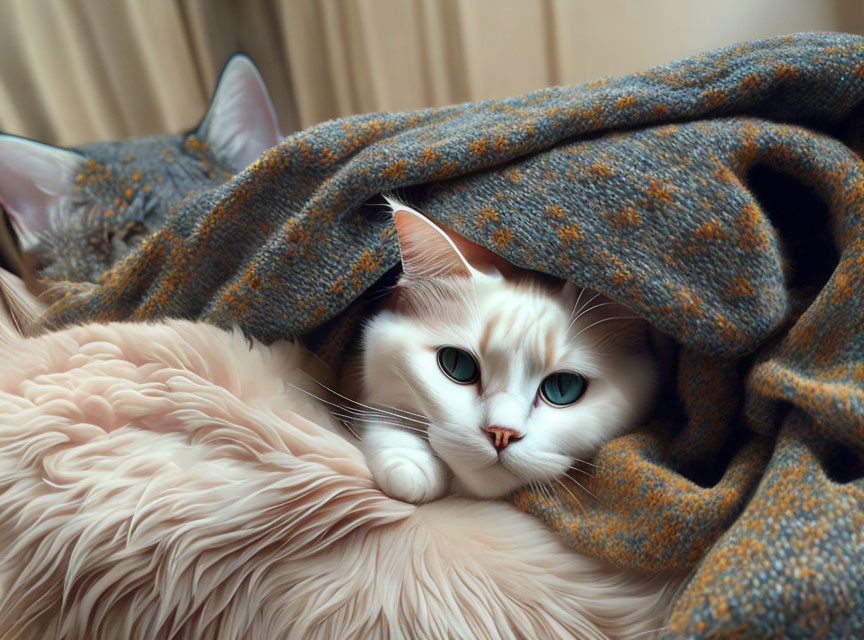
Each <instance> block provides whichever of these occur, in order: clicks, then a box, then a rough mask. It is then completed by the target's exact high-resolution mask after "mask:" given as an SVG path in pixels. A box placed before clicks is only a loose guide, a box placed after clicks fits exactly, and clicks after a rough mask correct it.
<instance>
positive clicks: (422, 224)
mask: <svg viewBox="0 0 864 640" xmlns="http://www.w3.org/2000/svg"><path fill="white" fill-rule="evenodd" d="M385 200H387V203H388V204H389V205H390V207H391V208H392V209H393V222H394V223H395V224H396V234H397V236H398V237H399V250H400V252H401V253H402V269H403V271H404V272H405V273H406V274H408V275H409V276H433V277H434V276H445V275H447V276H449V275H460V276H472V275H474V274H475V273H476V270H475V269H474V268H473V267H471V265H469V264H468V261H467V260H465V257H464V256H463V255H462V253H461V252H460V251H459V249H457V248H456V245H455V244H454V243H453V241H452V240H451V239H450V238H448V237H447V234H446V233H444V231H442V230H441V228H440V227H438V225H436V224H435V223H434V222H432V221H431V220H430V219H429V218H427V217H426V216H424V215H423V214H422V213H419V212H417V211H415V210H414V209H412V208H411V207H408V206H405V205H404V204H402V203H401V202H398V201H396V200H393V199H392V198H388V197H386V196H385Z"/></svg>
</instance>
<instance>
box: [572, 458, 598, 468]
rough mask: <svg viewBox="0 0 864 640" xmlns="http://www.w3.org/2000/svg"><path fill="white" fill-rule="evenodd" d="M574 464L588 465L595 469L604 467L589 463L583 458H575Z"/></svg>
mask: <svg viewBox="0 0 864 640" xmlns="http://www.w3.org/2000/svg"><path fill="white" fill-rule="evenodd" d="M573 461H574V462H578V463H579V464H587V465H588V466H589V467H594V468H595V469H602V468H603V467H601V466H599V465H596V464H594V463H593V462H588V461H587V460H582V459H581V458H573Z"/></svg>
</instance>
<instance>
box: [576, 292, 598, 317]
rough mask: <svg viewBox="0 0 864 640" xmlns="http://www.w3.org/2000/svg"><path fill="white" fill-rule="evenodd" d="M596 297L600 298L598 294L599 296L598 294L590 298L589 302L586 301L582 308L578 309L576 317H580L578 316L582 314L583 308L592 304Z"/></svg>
mask: <svg viewBox="0 0 864 640" xmlns="http://www.w3.org/2000/svg"><path fill="white" fill-rule="evenodd" d="M598 297H600V294H599V293H595V294H594V295H593V296H591V298H590V299H589V300H586V301H585V302H584V303H583V304H582V306H581V307H579V310H578V311H577V312H576V315H580V314H581V313H582V310H583V309H585V307H587V306H588V305H589V304H591V303H592V302H594V300H596V299H597V298H598Z"/></svg>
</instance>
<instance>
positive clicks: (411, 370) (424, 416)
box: [357, 200, 657, 503]
mask: <svg viewBox="0 0 864 640" xmlns="http://www.w3.org/2000/svg"><path fill="white" fill-rule="evenodd" d="M388 201H389V203H390V205H391V207H392V208H393V215H394V220H395V223H396V229H397V233H398V237H399V244H400V249H401V252H402V263H403V269H404V274H403V275H402V276H401V277H400V279H399V281H398V285H397V288H396V291H395V292H394V295H393V298H392V300H391V305H390V308H389V309H387V310H385V311H382V312H381V313H379V314H377V315H376V316H374V317H373V318H372V319H371V321H370V322H369V323H368V325H367V326H366V327H365V332H364V337H363V362H362V393H361V397H360V400H361V401H362V403H363V404H364V405H366V406H367V407H368V409H364V410H363V411H362V413H357V415H358V416H359V417H360V418H361V420H360V422H361V427H362V447H363V450H364V453H365V455H366V457H367V461H368V464H369V466H370V468H371V470H372V473H373V475H374V477H375V479H376V481H377V482H378V483H379V485H380V486H381V488H382V489H383V490H384V491H385V492H386V493H388V494H389V495H391V496H393V497H395V498H399V499H401V500H405V501H407V502H414V503H420V502H427V501H430V500H434V499H436V498H439V497H441V496H443V495H444V494H446V493H448V491H452V492H454V493H462V494H467V495H471V496H476V497H483V498H497V497H503V496H505V495H507V494H509V493H511V492H512V491H514V490H515V489H518V488H520V487H523V486H526V485H530V484H535V485H536V484H537V483H540V484H545V483H548V482H552V481H553V480H554V479H556V478H559V477H562V476H564V475H565V474H566V473H567V472H568V470H569V469H571V467H572V465H574V463H575V462H577V461H580V460H585V459H587V458H590V457H591V456H593V455H594V454H595V453H596V452H597V451H598V449H599V448H600V446H601V445H602V444H603V443H605V442H606V441H608V440H609V439H611V438H613V437H614V436H616V435H619V434H621V433H622V432H624V431H626V430H627V429H629V428H632V427H634V426H635V425H636V423H637V422H638V420H639V419H640V418H642V417H644V416H645V414H646V412H647V411H648V410H649V408H650V407H651V404H652V401H653V398H654V394H655V389H656V386H657V367H656V363H655V360H654V358H653V357H652V355H651V354H650V352H649V350H648V348H647V341H646V340H645V334H646V325H645V323H644V321H641V320H639V319H638V318H636V317H635V316H633V314H632V313H631V312H630V311H628V310H627V309H626V308H624V307H623V306H621V305H619V304H618V303H615V302H613V301H611V300H610V299H608V298H605V297H603V296H600V295H598V294H595V293H592V292H589V291H588V290H581V289H579V288H578V287H575V286H573V285H572V284H569V283H568V284H564V285H562V284H560V283H558V282H552V281H550V279H548V278H546V277H543V276H541V275H539V274H531V273H529V272H525V271H522V270H519V269H516V268H515V267H512V266H509V265H507V264H506V263H503V262H502V261H501V260H500V259H495V258H494V257H493V256H492V255H491V253H489V252H486V251H485V250H484V249H482V248H480V247H478V246H477V245H473V244H472V243H470V242H468V241H467V240H465V239H464V238H459V237H455V236H453V235H450V236H448V235H447V234H446V233H445V232H444V231H443V230H442V229H440V228H439V227H438V226H436V225H435V224H434V223H433V222H431V221H430V220H429V219H428V218H426V217H424V216H423V215H422V214H420V213H418V212H417V211H414V210H413V209H411V208H410V207H407V206H405V205H403V204H401V203H398V202H396V201H392V200H388ZM457 244H458V246H457ZM502 272H503V273H502Z"/></svg>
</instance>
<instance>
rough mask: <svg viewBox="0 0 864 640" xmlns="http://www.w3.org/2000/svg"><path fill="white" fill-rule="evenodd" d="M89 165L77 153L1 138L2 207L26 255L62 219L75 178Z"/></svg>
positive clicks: (0, 202) (27, 141) (11, 137)
mask: <svg viewBox="0 0 864 640" xmlns="http://www.w3.org/2000/svg"><path fill="white" fill-rule="evenodd" d="M85 162H86V159H85V158H84V156H82V155H80V154H78V153H75V152H74V151H69V150H67V149H60V148H58V147H52V146H50V145H47V144H42V143H39V142H33V141H32V140H27V139H25V138H18V137H16V136H10V135H0V204H2V205H3V208H4V209H5V210H6V213H8V214H9V217H10V219H11V220H12V225H13V227H14V229H15V232H16V233H17V234H18V240H19V242H20V244H21V248H22V249H23V250H24V251H28V250H30V249H32V248H33V247H34V246H35V245H36V244H37V242H38V237H37V234H38V233H41V232H43V231H46V230H48V229H50V228H52V227H53V226H54V225H55V224H56V222H57V221H58V220H59V219H60V216H61V215H62V205H63V202H64V201H65V200H66V199H67V198H69V197H70V196H73V195H74V194H75V177H76V175H77V174H78V172H79V171H81V169H82V168H83V165H84V163H85Z"/></svg>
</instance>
